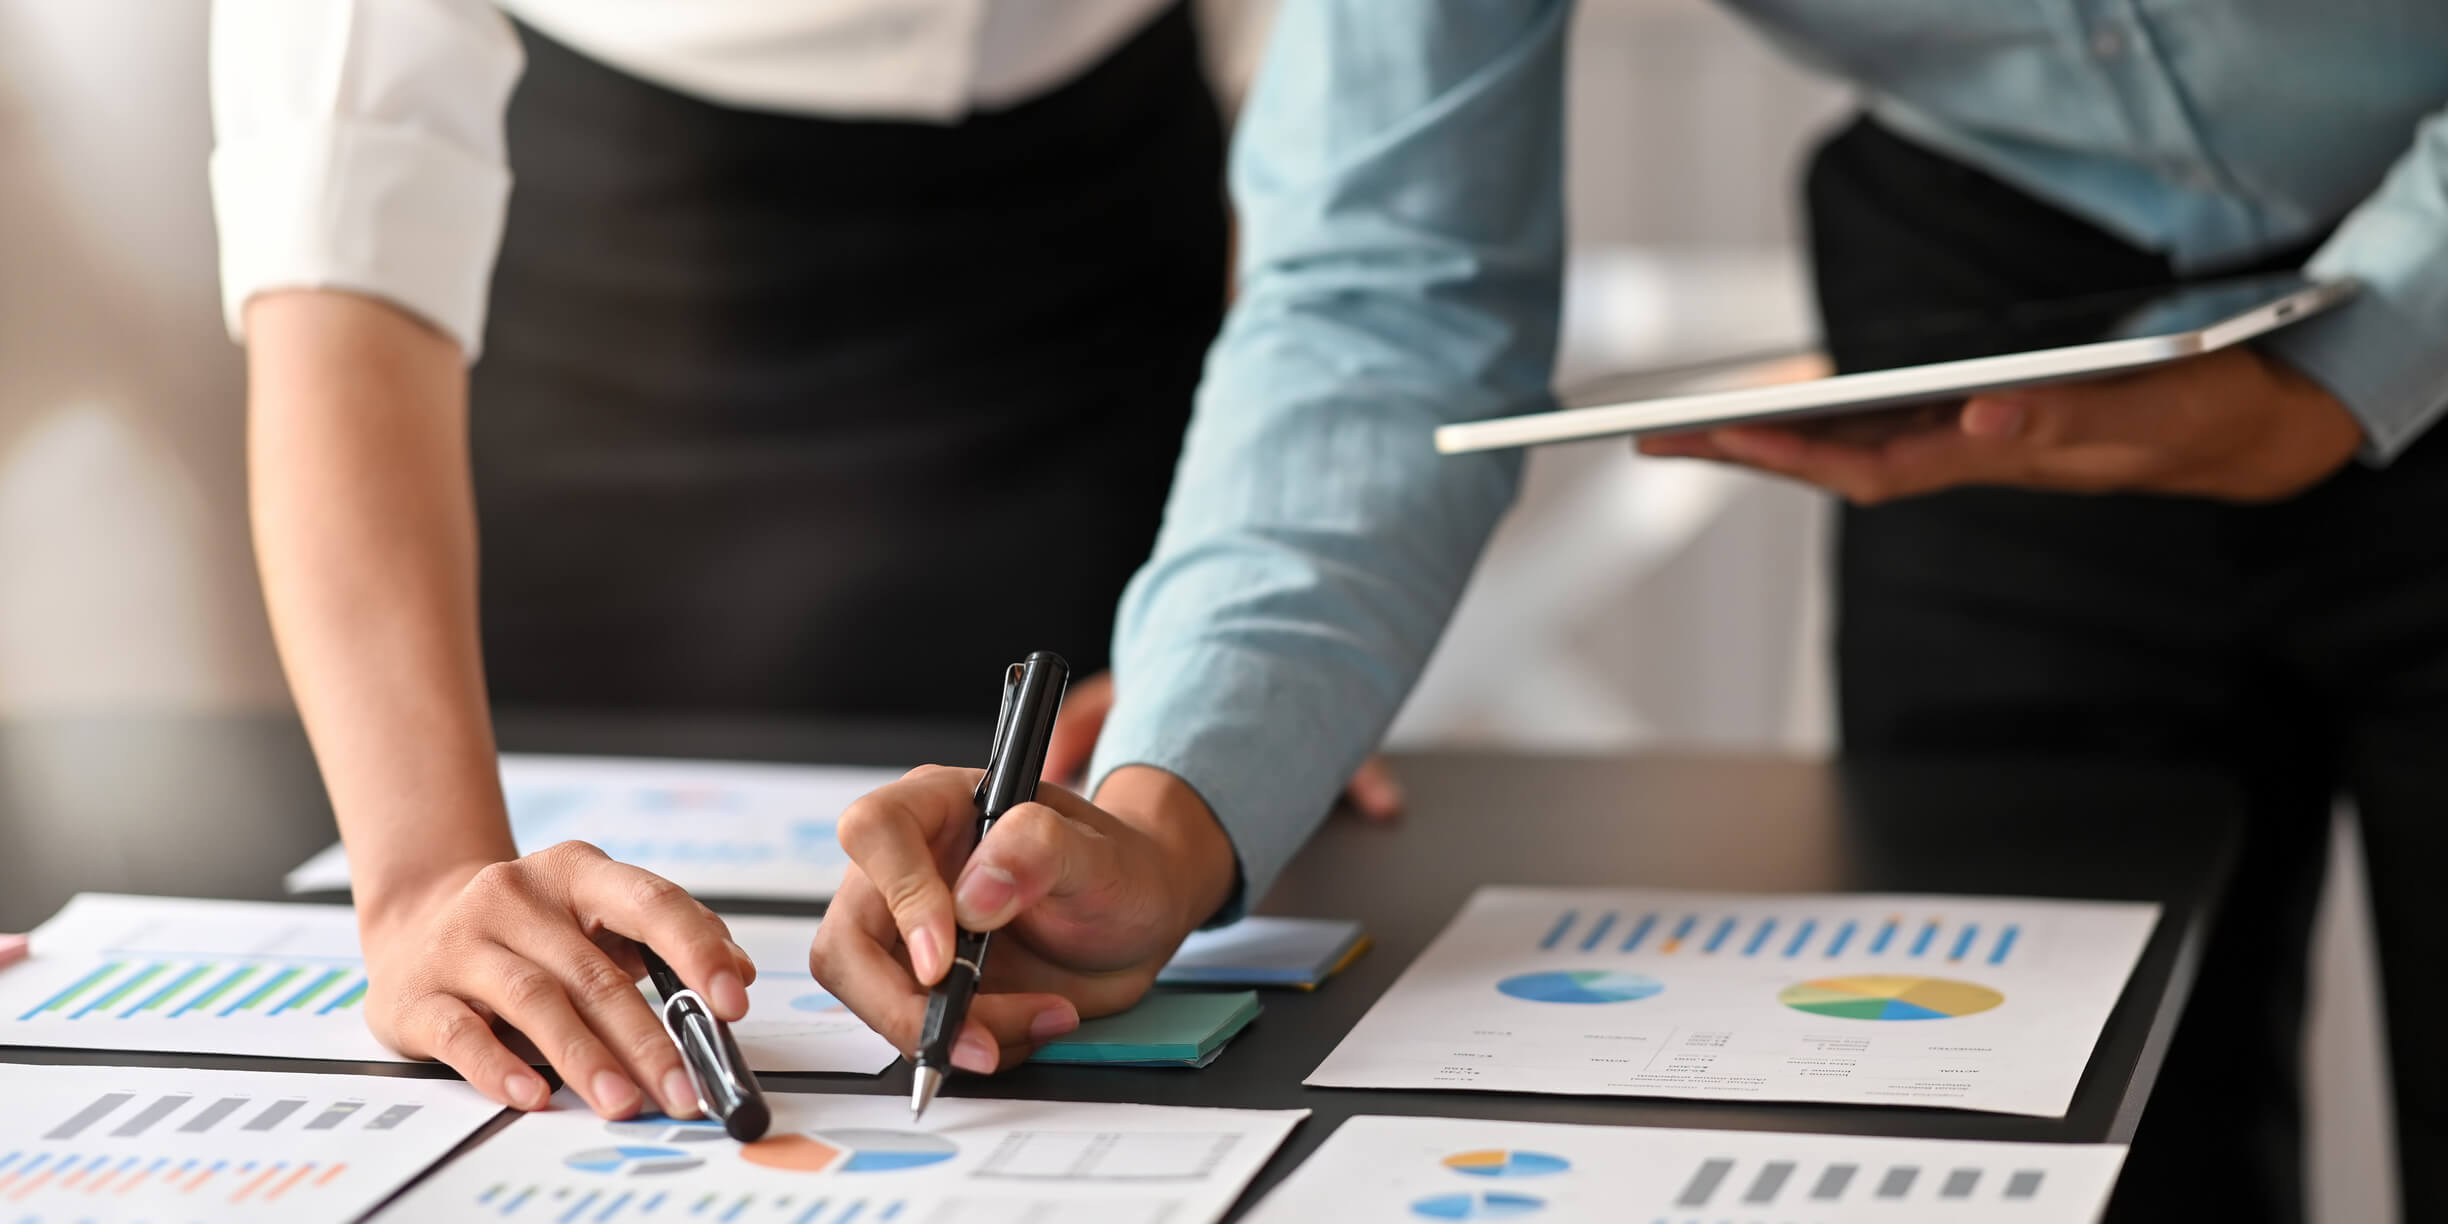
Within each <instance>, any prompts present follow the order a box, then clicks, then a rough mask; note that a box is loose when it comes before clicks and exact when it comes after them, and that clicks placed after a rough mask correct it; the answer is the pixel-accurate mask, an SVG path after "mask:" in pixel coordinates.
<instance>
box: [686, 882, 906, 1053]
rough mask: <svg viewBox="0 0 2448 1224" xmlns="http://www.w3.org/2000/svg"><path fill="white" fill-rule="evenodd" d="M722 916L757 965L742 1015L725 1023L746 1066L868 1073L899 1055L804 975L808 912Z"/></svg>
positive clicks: (811, 930) (811, 928)
mask: <svg viewBox="0 0 2448 1224" xmlns="http://www.w3.org/2000/svg"><path fill="white" fill-rule="evenodd" d="M723 921H724V922H725V923H726V924H728V925H729V926H730V928H731V942H733V943H736V944H738V945H739V946H740V948H741V950H743V951H745V952H747V953H748V959H750V960H752V961H755V962H756V967H757V980H756V981H754V982H751V983H749V984H748V1015H747V1016H746V1018H744V1019H742V1020H740V1021H738V1022H736V1023H734V1024H733V1025H732V1026H731V1035H732V1036H733V1037H735V1038H737V1039H738V1040H739V1045H740V1053H742V1054H745V1055H747V1056H748V1069H749V1070H751V1071H836V1072H850V1073H853V1074H859V1075H871V1074H874V1073H875V1072H878V1071H882V1070H883V1069H885V1068H886V1067H889V1066H891V1065H893V1063H895V1062H897V1061H899V1060H900V1058H901V1052H900V1051H899V1050H896V1049H894V1048H893V1045H892V1043H891V1042H889V1041H886V1040H884V1038H882V1037H881V1036H878V1035H877V1033H876V1031H875V1030H874V1029H871V1028H869V1027H867V1023H866V1022H865V1021H863V1020H861V1019H859V1018H858V1017H857V1016H853V1015H851V1014H850V1009H849V1008H847V1007H844V1006H843V1005H842V1003H841V1000H839V999H836V998H834V997H833V996H832V995H830V994H827V993H826V992H825V989H824V987H822V986H819V985H817V984H816V979H815V978H813V977H810V976H809V975H808V945H809V944H810V943H812V942H814V941H815V938H816V925H817V923H816V920H815V919H813V918H769V917H757V916H747V915H738V914H725V915H724V916H723Z"/></svg>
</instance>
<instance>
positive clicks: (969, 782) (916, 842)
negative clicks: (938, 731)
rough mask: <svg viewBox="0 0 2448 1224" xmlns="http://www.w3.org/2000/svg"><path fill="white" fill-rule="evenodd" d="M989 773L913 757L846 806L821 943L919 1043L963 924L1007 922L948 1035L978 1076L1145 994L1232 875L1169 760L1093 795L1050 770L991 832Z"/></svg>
mask: <svg viewBox="0 0 2448 1224" xmlns="http://www.w3.org/2000/svg"><path fill="white" fill-rule="evenodd" d="M1009 733H1010V729H1009V728H1006V734H1007V735H1008V734H1009ZM998 738H1003V737H998ZM983 777H984V774H983V772H982V771H980V770H977V769H959V768H950V767H946V766H928V767H925V768H921V769H915V770H912V771H910V773H909V774H908V775H906V776H904V777H903V778H901V779H900V780H899V781H896V782H893V783H891V784H889V785H887V786H884V787H881V788H879V789H877V790H876V791H874V792H872V793H870V794H868V795H867V796H865V797H864V798H861V799H860V800H858V801H857V802H856V803H853V804H851V805H850V806H849V808H847V809H846V810H844V811H843V812H842V815H841V822H840V832H841V844H842V848H843V849H844V850H846V851H848V852H849V855H850V860H851V870H850V871H849V872H848V873H847V874H846V875H845V876H844V877H843V880H842V885H841V889H840V891H839V892H837V893H836V894H835V895H834V898H833V901H832V903H831V904H830V905H829V906H827V907H826V909H825V920H824V925H823V926H821V927H819V928H818V929H817V932H816V941H815V944H814V946H813V947H811V948H810V949H809V956H808V963H809V967H810V968H811V969H813V970H814V971H815V974H816V979H817V981H819V982H821V983H823V985H824V987H825V989H826V990H827V991H829V992H831V993H832V994H833V995H834V997H836V998H838V999H840V1000H841V1001H842V1002H843V1003H844V1004H846V1005H847V1006H848V1007H849V1008H850V1010H851V1011H852V1012H853V1013H855V1014H857V1016H858V1017H859V1019H861V1020H863V1021H865V1022H866V1023H867V1024H868V1025H869V1026H870V1027H872V1028H874V1029H875V1030H876V1031H877V1032H879V1033H882V1034H883V1035H884V1036H885V1037H886V1038H887V1039H888V1040H890V1041H891V1042H892V1043H893V1044H894V1045H896V1046H899V1047H900V1048H901V1049H903V1050H907V1051H915V1050H918V1049H919V1048H920V1046H921V1044H922V1043H921V1040H920V1039H921V1037H922V1036H923V1035H924V1030H925V1029H926V1015H927V1011H928V1009H929V1007H930V1005H931V1004H930V993H931V990H932V988H933V987H934V986H935V985H936V984H937V983H938V982H940V981H942V980H943V979H944V978H945V977H946V976H947V975H948V974H949V973H950V972H951V971H952V969H953V968H954V966H953V964H952V958H953V954H954V951H955V949H954V944H955V942H956V941H957V940H958V938H959V930H960V928H966V929H968V930H970V931H973V932H974V931H992V932H994V938H993V941H992V952H991V955H990V956H989V958H988V961H987V964H986V972H985V975H984V982H983V985H982V986H980V987H977V988H976V989H977V991H978V993H976V994H974V996H973V997H972V1000H971V1003H970V1007H969V1015H968V1023H967V1024H966V1026H963V1027H959V1028H954V1027H953V1026H948V1025H939V1026H938V1027H939V1031H938V1033H937V1036H938V1037H940V1036H941V1035H942V1032H941V1030H946V1029H948V1030H950V1031H953V1032H956V1033H957V1034H958V1036H957V1037H956V1038H955V1039H954V1040H953V1042H952V1046H951V1058H950V1062H951V1065H952V1066H954V1067H957V1068H958V1069H960V1070H962V1071H966V1072H971V1073H975V1074H985V1073H990V1072H994V1071H998V1070H1001V1069H1003V1068H1006V1067H1011V1066H1016V1065H1018V1064H1019V1063H1021V1062H1022V1061H1025V1060H1026V1059H1027V1058H1028V1057H1029V1055H1030V1054H1031V1053H1032V1052H1034V1051H1035V1050H1036V1048H1037V1047H1038V1046H1041V1045H1043V1044H1045V1043H1046V1042H1048V1041H1051V1040H1053V1039H1055V1038H1057V1037H1060V1036H1062V1035H1064V1034H1066V1033H1069V1032H1070V1031H1071V1030H1072V1029H1074V1028H1076V1027H1078V1025H1079V1018H1080V1017H1081V1016H1082V1015H1105V1014H1108V1013H1111V1012H1116V1011H1120V1010H1122V1009H1124V1008H1126V1007H1129V1006H1130V1005H1131V1004H1133V1003H1135V1002H1137V1001H1138V999H1139V997H1140V996H1141V995H1142V994H1144V993H1146V991H1147V988H1148V987H1149V985H1150V984H1152V983H1153V982H1154V981H1155V979H1156V973H1157V971H1158V970H1159V969H1161V968H1163V966H1164V963H1165V960H1166V959H1167V958H1168V957H1170V956H1171V955H1172V954H1173V949H1174V948H1175V947H1176V946H1178V945H1179V943H1180V942H1181V939H1182V937H1183V936H1184V935H1186V934H1188V933H1189V932H1190V931H1191V930H1194V929H1196V928H1197V927H1198V925H1199V924H1200V923H1202V922H1204V921H1206V920H1207V919H1208V918H1209V917H1210V916H1212V915H1213V914H1214V913H1215V912H1216V910H1217V908H1218V907H1219V906H1221V905H1222V904H1223V903H1224V901H1225V900H1226V898H1227V897H1229V896H1230V894H1231V891H1232V887H1233V883H1234V878H1235V874H1236V863H1235V859H1234V855H1233V847H1232V843H1231V840H1230V839H1229V838H1227V837H1226V836H1225V834H1224V831H1223V828H1222V826H1220V825H1219V824H1217V823H1216V820H1215V817H1214V816H1213V815H1212V814H1211V813H1210V812H1209V811H1208V809H1207V806H1206V804H1205V803H1204V802H1203V801H1201V800H1200V799H1199V797H1198V795H1197V793H1196V791H1194V790H1193V789H1192V788H1191V787H1190V786H1189V785H1188V784H1187V783H1185V782H1183V781H1182V780H1181V779H1179V778H1176V777H1174V776H1173V775H1172V774H1169V773H1166V772H1164V771H1162V770H1158V769H1154V768H1150V767H1147V766H1124V767H1122V768H1120V769H1116V770H1114V771H1112V773H1111V774H1110V775H1109V776H1107V777H1105V778H1104V779H1103V780H1102V782H1101V783H1100V785H1099V788H1098V791H1097V799H1096V801H1095V802H1093V803H1092V802H1090V801H1089V800H1087V799H1085V798H1082V797H1081V796H1079V795H1078V794H1075V793H1073V792H1072V791H1070V790H1067V789H1065V788H1063V787H1061V786H1058V785H1055V784H1054V783H1051V782H1047V783H1042V784H1040V785H1039V786H1038V787H1037V789H1036V798H1035V801H1034V802H1027V803H1021V804H1019V805H1017V806H1015V807H1012V808H1010V809H1009V810H1008V811H1006V812H1005V813H1004V814H1003V815H1002V816H999V817H997V818H996V820H995V822H994V824H993V827H992V829H991V830H990V831H989V832H988V833H986V834H985V835H984V836H982V837H979V836H975V831H976V829H977V827H978V823H979V815H978V812H979V809H978V804H977V800H978V798H979V793H978V792H979V789H980V782H981V780H982V779H983ZM934 1066H935V1064H933V1063H930V1067H931V1068H932V1067H934ZM938 1075H939V1076H940V1075H941V1071H940V1070H938Z"/></svg>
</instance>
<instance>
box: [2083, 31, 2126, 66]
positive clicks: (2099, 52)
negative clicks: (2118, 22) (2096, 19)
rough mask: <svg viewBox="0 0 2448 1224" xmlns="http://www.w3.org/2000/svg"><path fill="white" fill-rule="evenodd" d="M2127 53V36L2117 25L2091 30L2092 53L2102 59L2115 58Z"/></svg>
mask: <svg viewBox="0 0 2448 1224" xmlns="http://www.w3.org/2000/svg"><path fill="white" fill-rule="evenodd" d="M2124 53H2125V36H2124V35H2123V34H2120V33H2118V32H2117V28H2116V27H2115V26H2105V25H2104V26H2101V27H2099V28H2098V29H2096V30H2093V31H2091V54H2093V55H2095V56H2097V57H2099V58H2101V59H2104V60H2106V59H2115V58H2116V57H2118V56H2120V55H2123V54H2124Z"/></svg>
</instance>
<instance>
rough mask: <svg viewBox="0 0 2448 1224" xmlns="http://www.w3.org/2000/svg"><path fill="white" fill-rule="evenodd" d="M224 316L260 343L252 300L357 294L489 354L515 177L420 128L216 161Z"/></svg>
mask: <svg viewBox="0 0 2448 1224" xmlns="http://www.w3.org/2000/svg"><path fill="white" fill-rule="evenodd" d="M212 193H213V210H214V213H215V215H216V217H217V218H218V220H219V223H220V231H221V309H222V314H223V317H224V321H225V323H226V324H227V326H228V328H229V333H230V338H231V339H234V340H237V341H240V342H241V343H243V342H244V341H245V339H246V326H245V312H246V304H247V300H248V299H249V298H252V297H253V296H255V295H256V294H258V293H261V292H264V291H265V290H269V289H291V288H312V289H346V290H350V291H353V292H358V293H364V294H369V295H371V296H374V297H379V298H382V299H384V300H386V301H388V302H390V303H392V304H393V305H396V306H398V307H400V308H401V309H403V310H406V311H408V312H409V313H411V314H413V315H416V316H417V317H418V318H420V319H423V320H425V321H426V322H428V323H430V324H432V325H433V326H435V327H437V328H440V329H441V330H442V331H443V332H444V333H446V334H448V335H449V336H450V337H451V339H453V340H456V341H458V343H459V349H460V352H461V353H463V354H464V355H465V357H466V359H467V360H468V361H470V362H473V361H475V360H476V357H477V355H478V353H479V352H480V351H481V347H482V339H483V336H484V322H485V304H486V298H487V296H488V293H489V290H490V286H491V283H492V278H493V260H494V256H495V255H496V254H497V253H498V251H499V250H500V246H501V235H502V226H503V224H504V221H505V219H506V217H507V215H508V211H509V202H510V172H509V171H508V170H506V169H504V168H502V167H500V166H498V165H490V164H487V163H485V162H483V161H480V160H478V159H475V158H472V157H469V156H468V155H467V154H465V153H464V152H461V151H459V150H458V149H455V148H453V147H452V146H450V145H449V144H447V143H444V142H442V141H440V140H436V139H434V138H432V137H430V136H427V135H425V134H423V133H421V132H419V131H417V130H416V129H414V128H411V127H406V126H400V125H389V124H372V123H350V122H335V123H317V124H313V125H308V126H304V127H300V128H292V129H289V130H286V131H281V132H278V133H274V134H270V135H260V136H253V137H250V138H248V139H245V140H239V141H232V142H225V143H223V144H222V145H221V146H220V147H218V148H216V149H214V150H213V155H212Z"/></svg>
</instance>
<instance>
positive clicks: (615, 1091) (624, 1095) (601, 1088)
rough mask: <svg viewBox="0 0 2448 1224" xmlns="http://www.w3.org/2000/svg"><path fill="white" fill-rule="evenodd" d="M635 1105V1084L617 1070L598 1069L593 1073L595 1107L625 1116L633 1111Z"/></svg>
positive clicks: (635, 1108)
mask: <svg viewBox="0 0 2448 1224" xmlns="http://www.w3.org/2000/svg"><path fill="white" fill-rule="evenodd" d="M637 1107H638V1090H637V1085H635V1084H632V1083H630V1082H629V1081H628V1080H627V1079H626V1078H623V1077H622V1076H621V1075H620V1074H619V1073H618V1072H614V1071H598V1072H596V1073H595V1108H596V1109H598V1110H601V1111H603V1112H604V1113H608V1114H619V1115H621V1116H623V1117H627V1116H628V1115H630V1114H632V1113H635V1112H636V1111H637Z"/></svg>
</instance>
